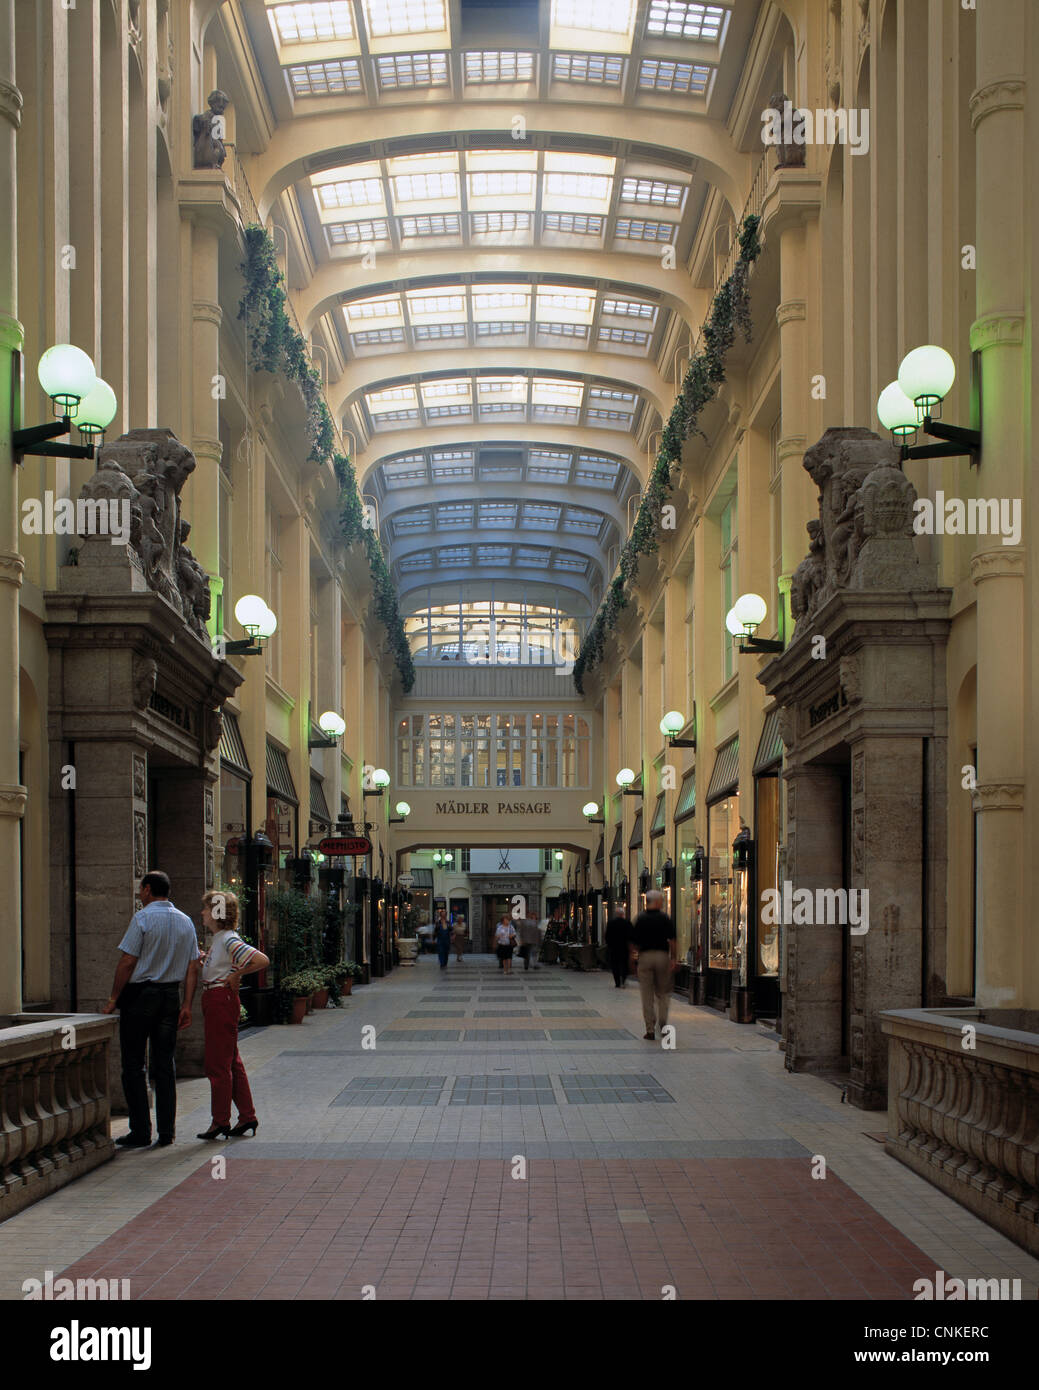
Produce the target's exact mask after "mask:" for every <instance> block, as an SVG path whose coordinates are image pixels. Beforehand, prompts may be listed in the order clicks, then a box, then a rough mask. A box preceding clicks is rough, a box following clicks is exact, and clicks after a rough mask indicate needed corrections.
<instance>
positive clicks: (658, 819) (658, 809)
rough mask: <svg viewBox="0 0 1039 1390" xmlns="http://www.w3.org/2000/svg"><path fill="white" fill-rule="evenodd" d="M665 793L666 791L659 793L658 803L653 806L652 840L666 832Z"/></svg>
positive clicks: (650, 830)
mask: <svg viewBox="0 0 1039 1390" xmlns="http://www.w3.org/2000/svg"><path fill="white" fill-rule="evenodd" d="M664 795H665V794H664V792H660V793H659V794H658V796H657V804H656V805H655V806H654V807H653V824H652V825H651V826H650V827H649V838H650V839H651V840H652V839H655V837H656V836H657V835H663V833H664Z"/></svg>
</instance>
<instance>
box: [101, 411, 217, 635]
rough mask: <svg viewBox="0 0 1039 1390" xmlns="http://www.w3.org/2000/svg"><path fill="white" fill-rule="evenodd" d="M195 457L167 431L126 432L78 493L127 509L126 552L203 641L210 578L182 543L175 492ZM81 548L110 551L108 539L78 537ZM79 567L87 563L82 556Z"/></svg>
mask: <svg viewBox="0 0 1039 1390" xmlns="http://www.w3.org/2000/svg"><path fill="white" fill-rule="evenodd" d="M194 471H195V456H194V454H192V452H191V450H190V449H186V448H185V447H184V445H183V444H181V443H180V441H179V440H178V439H177V438H176V436H175V435H174V434H173V433H172V431H170V430H161V429H158V430H130V431H129V432H128V433H127V434H124V435H121V436H120V437H119V438H118V439H114V440H112V442H111V443H109V444H105V445H104V446H103V447H102V448H101V450H100V452H99V454H98V468H97V472H96V473H94V474H93V475H92V476H91V477H90V478H88V479H87V481H86V482H85V483H84V484H83V487H82V488H81V489H80V497H81V498H82V499H84V500H89V501H92V502H102V503H104V502H115V503H118V504H120V505H122V504H124V503H125V504H127V505H128V506H129V513H130V525H129V550H130V551H131V552H132V560H133V562H135V563H136V565H137V566H138V567H139V569H140V571H141V573H142V574H143V575H144V578H145V581H146V582H147V584H148V587H149V588H151V589H154V590H155V592H156V593H157V594H161V595H162V597H163V598H164V599H165V600H166V601H167V603H169V604H170V605H171V606H172V607H173V608H174V609H175V610H176V611H177V612H178V613H180V614H181V616H182V617H183V618H184V621H185V622H186V623H187V625H188V626H189V627H190V628H191V630H192V632H194V633H195V634H196V635H197V636H198V637H199V638H201V640H202V641H206V640H207V636H206V622H207V621H208V619H209V615H210V610H211V603H212V599H211V595H210V588H209V577H208V576H207V574H206V571H205V570H204V569H203V568H202V566H201V565H200V564H199V563H198V561H197V560H196V559H195V557H194V555H192V553H191V551H190V550H189V549H188V547H187V545H186V544H185V542H186V541H187V538H188V535H189V533H190V531H191V527H190V525H189V524H188V523H187V522H186V521H183V520H182V519H181V514H180V493H181V489H182V488H183V486H184V484H185V482H186V481H187V479H188V478H189V477H190V475H191V474H192V473H193V472H194ZM82 540H83V543H84V547H85V548H86V549H88V550H89V549H90V548H92V547H97V546H105V547H107V546H110V545H111V538H110V536H108V535H107V534H88V535H86V536H84V537H82ZM80 563H81V564H89V556H88V555H87V554H84V556H83V557H82V558H81V561H80Z"/></svg>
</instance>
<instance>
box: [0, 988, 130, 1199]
mask: <svg viewBox="0 0 1039 1390" xmlns="http://www.w3.org/2000/svg"><path fill="white" fill-rule="evenodd" d="M0 1022H6V1020H0ZM10 1023H11V1026H10V1027H0V1221H4V1220H6V1218H7V1217H9V1216H13V1215H14V1213H15V1212H17V1211H21V1210H22V1208H23V1207H27V1206H29V1205H31V1203H33V1202H36V1201H39V1199H40V1198H41V1197H45V1196H47V1194H48V1193H50V1192H53V1191H55V1190H56V1189H57V1188H59V1187H63V1186H64V1185H65V1183H67V1182H71V1181H72V1180H73V1179H74V1178H78V1177H82V1175H83V1174H84V1173H88V1172H89V1171H90V1170H91V1169H92V1168H96V1167H97V1166H98V1164H100V1163H106V1162H107V1161H108V1160H109V1159H110V1158H114V1157H115V1145H114V1144H113V1142H112V1139H111V1136H110V1134H109V1123H108V1120H109V1086H108V1064H109V1050H110V1047H111V1044H112V1040H113V1039H114V1037H115V1033H116V1029H117V1027H118V1023H117V1020H116V1019H115V1018H114V1017H108V1016H106V1015H104V1014H48V1015H40V1014H16V1015H14V1017H13V1018H12V1019H11V1020H10Z"/></svg>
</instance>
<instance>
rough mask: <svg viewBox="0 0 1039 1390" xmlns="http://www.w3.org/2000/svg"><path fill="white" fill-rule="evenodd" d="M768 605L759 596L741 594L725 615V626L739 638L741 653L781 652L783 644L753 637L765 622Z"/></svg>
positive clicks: (771, 639)
mask: <svg viewBox="0 0 1039 1390" xmlns="http://www.w3.org/2000/svg"><path fill="white" fill-rule="evenodd" d="M767 612H768V604H767V603H766V602H765V600H764V599H763V598H762V597H761V595H760V594H741V595H740V596H739V598H738V599H737V600H736V602H735V603H734V604H733V605H732V607H731V608H730V609H729V611H728V613H726V615H725V626H726V627H727V628H728V630H729V632H730V633H731V634H732V636H733V637H738V638H739V643H740V647H739V649H740V651H741V652H781V651H782V650H783V647H784V644H783V643H782V642H780V641H777V640H775V639H773V638H764V637H755V636H754V634H755V632H756V631H757V630H758V628H759V627H760V626H761V624H762V623H763V622H764V621H765V614H766V613H767Z"/></svg>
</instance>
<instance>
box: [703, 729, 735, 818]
mask: <svg viewBox="0 0 1039 1390" xmlns="http://www.w3.org/2000/svg"><path fill="white" fill-rule="evenodd" d="M739 784H740V736H739V734H736V736H735V737H734V738H730V739H729V741H728V743H723V744H722V746H721V747H720V748H719V749H718V755H717V757H716V758H715V760H714V771H713V772H712V773H711V782H710V786H709V787H708V788H707V804H708V805H710V803H711V802H712V801H717V800H718V799H719V797H722V796H728V795H729V793H730V792H734V791H735V790H736V788H737V787H738V786H739Z"/></svg>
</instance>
